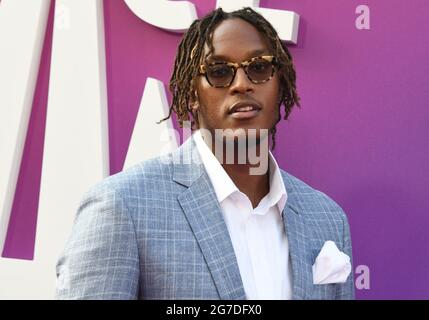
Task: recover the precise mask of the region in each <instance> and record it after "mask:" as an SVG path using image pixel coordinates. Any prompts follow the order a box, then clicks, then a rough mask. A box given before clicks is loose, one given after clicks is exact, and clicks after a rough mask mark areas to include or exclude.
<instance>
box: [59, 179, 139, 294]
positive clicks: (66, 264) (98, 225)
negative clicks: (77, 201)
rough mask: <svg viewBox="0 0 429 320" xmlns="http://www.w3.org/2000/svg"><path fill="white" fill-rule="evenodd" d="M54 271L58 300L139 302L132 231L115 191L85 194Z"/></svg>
mask: <svg viewBox="0 0 429 320" xmlns="http://www.w3.org/2000/svg"><path fill="white" fill-rule="evenodd" d="M56 270H57V284H56V298H57V299H109V300H110V299H121V300H122V299H124V300H125V299H137V298H138V291H139V274H140V273H139V257H138V248H137V240H136V234H135V228H134V225H133V222H132V219H131V217H130V213H129V211H128V210H127V207H126V205H125V203H124V201H123V199H122V198H121V197H120V195H119V194H118V193H117V192H116V191H114V190H108V189H106V188H105V187H99V188H93V190H92V191H90V192H88V193H87V194H86V196H85V197H84V199H83V201H82V202H81V205H80V206H79V209H78V212H77V216H76V219H75V222H74V226H73V229H72V234H71V236H70V238H69V240H68V242H67V244H66V247H65V249H64V251H63V253H62V255H61V257H60V258H59V260H58V262H57V266H56Z"/></svg>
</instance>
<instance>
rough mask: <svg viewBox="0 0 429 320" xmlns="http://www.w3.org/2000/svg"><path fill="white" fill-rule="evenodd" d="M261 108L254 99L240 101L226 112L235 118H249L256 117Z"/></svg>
mask: <svg viewBox="0 0 429 320" xmlns="http://www.w3.org/2000/svg"><path fill="white" fill-rule="evenodd" d="M261 109H262V108H261V106H260V105H259V104H258V103H256V102H254V101H240V102H237V103H234V104H233V105H232V106H231V107H230V108H229V110H228V114H229V115H230V116H231V117H233V118H235V119H250V118H253V117H256V116H257V115H258V113H259V112H260V111H261Z"/></svg>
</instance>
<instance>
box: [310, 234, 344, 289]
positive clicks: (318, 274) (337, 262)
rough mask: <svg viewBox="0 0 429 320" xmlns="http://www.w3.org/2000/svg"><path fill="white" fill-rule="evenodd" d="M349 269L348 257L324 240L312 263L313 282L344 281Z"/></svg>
mask: <svg viewBox="0 0 429 320" xmlns="http://www.w3.org/2000/svg"><path fill="white" fill-rule="evenodd" d="M351 270H352V265H351V263H350V257H349V256H348V255H346V254H345V253H344V252H341V251H340V250H339V249H338V248H337V246H336V245H335V242H333V241H326V242H325V244H324V245H323V247H322V250H320V253H319V255H318V256H317V258H316V262H315V263H314V264H313V284H328V283H344V282H346V280H347V278H348V276H349V274H350V272H351Z"/></svg>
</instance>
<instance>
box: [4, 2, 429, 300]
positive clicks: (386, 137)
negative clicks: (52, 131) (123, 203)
mask: <svg viewBox="0 0 429 320" xmlns="http://www.w3.org/2000/svg"><path fill="white" fill-rule="evenodd" d="M192 2H193V3H195V4H196V5H197V11H198V15H199V16H202V15H203V14H205V13H207V12H208V11H210V10H211V9H213V8H214V6H215V0H210V1H202V0H198V1H197V0H194V1H192ZM360 4H366V5H368V6H369V8H370V10H371V11H370V12H371V29H370V30H358V29H356V27H355V19H356V17H357V15H356V13H355V9H356V7H357V6H358V5H360ZM261 7H267V8H278V9H288V10H293V11H296V12H297V13H299V14H300V16H301V22H300V32H299V37H298V45H296V46H291V47H290V50H291V53H292V55H293V57H294V60H295V64H296V67H297V72H298V90H299V94H300V96H301V98H302V108H301V109H295V110H294V111H293V113H292V116H291V117H290V119H289V121H284V122H282V123H281V124H280V125H279V127H278V134H277V147H276V151H275V152H274V154H275V156H276V158H277V159H278V162H279V164H280V166H281V167H282V168H283V169H285V170H287V171H289V172H290V173H292V174H294V175H296V176H297V177H299V178H300V179H302V180H304V181H306V182H307V183H309V184H310V185H312V186H314V187H316V188H318V189H320V190H322V191H323V192H325V193H327V194H328V195H330V196H331V197H332V198H333V199H335V200H336V201H337V202H338V203H339V204H340V205H341V206H342V207H343V209H344V210H345V211H346V213H347V214H348V217H349V221H350V225H351V232H352V240H353V254H354V264H355V266H357V265H367V266H368V267H369V269H370V280H371V281H370V284H371V287H370V289H369V290H357V291H356V293H357V298H360V299H397V298H401V299H411V298H420V299H423V298H424V299H429V277H427V276H426V273H427V270H428V269H429V257H428V254H427V253H428V251H429V250H428V245H427V243H426V242H427V241H428V240H429V237H428V236H427V233H426V230H425V226H427V225H429V218H428V216H427V212H429V200H428V197H427V194H428V192H427V185H428V184H429V152H428V150H429V148H428V147H429V146H428V136H429V110H428V107H429V106H428V104H429V88H428V87H429V86H428V83H429V75H428V74H429V65H428V62H427V60H428V57H429V40H428V36H427V30H429V10H428V9H429V4H428V3H427V1H425V0H413V1H412V2H411V1H402V0H390V1H366V2H362V1H354V0H348V1H343V0H326V1H318V2H315V1H311V0H288V1H281V2H280V1H275V0H265V1H264V0H261ZM51 20H52V16H51ZM105 25H106V48H107V75H108V94H109V97H108V98H109V125H110V132H109V134H110V136H109V138H110V159H111V160H110V165H111V173H116V172H118V171H120V170H121V168H122V165H123V162H124V159H125V153H126V150H127V147H128V143H129V140H130V138H131V132H132V128H133V125H134V122H135V117H136V115H137V110H138V107H139V104H140V99H141V95H142V92H143V89H144V85H145V81H146V78H147V77H154V78H157V79H160V80H162V81H164V83H168V80H169V77H170V72H171V70H172V64H173V59H174V56H175V50H176V47H177V45H178V43H179V41H180V35H178V34H174V33H170V32H165V31H162V30H160V29H157V28H155V27H152V26H150V25H149V24H147V23H145V22H143V21H141V20H139V18H137V17H136V16H135V15H134V14H133V13H132V12H131V11H130V10H129V9H128V8H127V6H126V5H125V3H124V2H123V1H117V0H105ZM51 29H52V28H51V27H50V28H48V32H47V36H46V40H45V50H44V53H43V61H42V65H41V68H40V74H39V83H38V88H37V92H36V95H35V103H34V106H35V110H33V113H32V117H31V126H30V130H29V134H28V138H27V143H26V146H25V153H24V161H23V164H22V166H21V172H20V178H19V183H18V189H17V194H16V196H15V202H14V207H13V212H12V219H11V223H10V226H9V232H8V237H7V242H6V246H5V250H4V252H3V256H6V257H16V258H22V259H32V256H33V246H34V230H35V221H36V217H37V212H36V208H37V203H38V188H37V186H39V184H40V167H41V154H42V152H41V150H42V147H43V135H44V119H45V113H46V93H47V86H48V82H49V79H48V76H47V75H48V74H49V57H50V41H51V34H52V30H51Z"/></svg>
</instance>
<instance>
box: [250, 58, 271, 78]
mask: <svg viewBox="0 0 429 320" xmlns="http://www.w3.org/2000/svg"><path fill="white" fill-rule="evenodd" d="M272 74H273V65H272V64H271V62H269V61H267V60H264V59H256V60H254V61H252V62H251V63H250V64H249V65H248V66H247V75H248V76H249V78H250V79H252V81H254V82H264V81H267V80H268V79H270V78H271V76H272Z"/></svg>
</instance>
